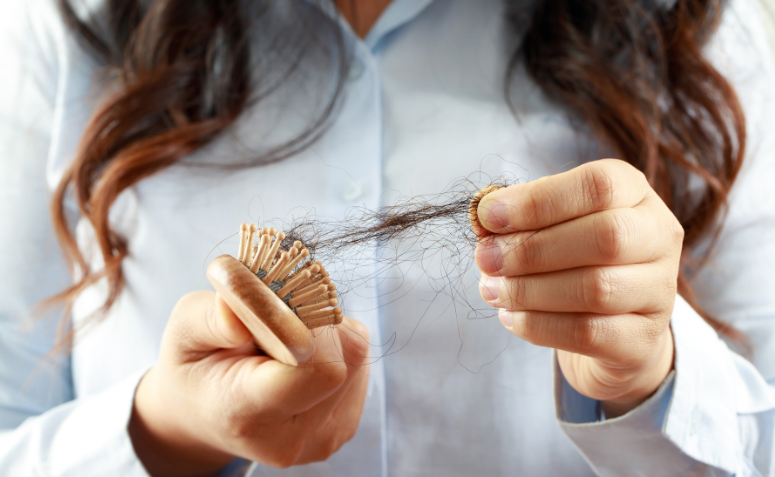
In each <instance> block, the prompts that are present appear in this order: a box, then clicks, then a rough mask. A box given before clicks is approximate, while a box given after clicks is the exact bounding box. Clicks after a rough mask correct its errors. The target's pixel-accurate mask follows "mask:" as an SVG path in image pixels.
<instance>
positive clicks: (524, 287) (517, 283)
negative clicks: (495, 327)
mask: <svg viewBox="0 0 775 477" xmlns="http://www.w3.org/2000/svg"><path fill="white" fill-rule="evenodd" d="M507 280H508V282H509V283H510V284H511V286H510V287H508V288H509V291H510V294H509V299H510V301H511V307H512V308H518V307H524V306H525V305H526V304H527V301H528V298H529V296H528V295H529V293H530V292H529V291H528V289H529V287H528V283H527V281H528V279H527V278H522V277H514V278H510V279H507ZM507 305H508V303H507ZM515 305H516V306H515Z"/></svg>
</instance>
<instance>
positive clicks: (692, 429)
mask: <svg viewBox="0 0 775 477" xmlns="http://www.w3.org/2000/svg"><path fill="white" fill-rule="evenodd" d="M701 427H702V411H700V408H698V407H695V408H694V411H693V412H692V417H691V421H690V422H689V433H690V434H691V435H693V436H696V435H697V434H699V433H700V432H701V431H702V429H701Z"/></svg>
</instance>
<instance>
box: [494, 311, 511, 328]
mask: <svg viewBox="0 0 775 477" xmlns="http://www.w3.org/2000/svg"><path fill="white" fill-rule="evenodd" d="M513 315H514V313H513V312H511V311H509V310H503V309H501V310H498V318H499V319H500V320H501V324H502V325H503V326H505V327H506V328H508V329H511V324H512V323H513V322H514V320H513Z"/></svg>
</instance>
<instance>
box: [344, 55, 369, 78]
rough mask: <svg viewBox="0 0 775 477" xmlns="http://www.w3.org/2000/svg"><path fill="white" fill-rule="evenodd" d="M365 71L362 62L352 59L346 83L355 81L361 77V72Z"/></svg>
mask: <svg viewBox="0 0 775 477" xmlns="http://www.w3.org/2000/svg"><path fill="white" fill-rule="evenodd" d="M364 69H365V67H364V65H363V62H362V61H361V60H359V59H358V58H353V60H352V62H351V63H350V71H349V73H348V74H347V80H348V81H355V80H357V79H358V78H360V77H361V76H363V70H364Z"/></svg>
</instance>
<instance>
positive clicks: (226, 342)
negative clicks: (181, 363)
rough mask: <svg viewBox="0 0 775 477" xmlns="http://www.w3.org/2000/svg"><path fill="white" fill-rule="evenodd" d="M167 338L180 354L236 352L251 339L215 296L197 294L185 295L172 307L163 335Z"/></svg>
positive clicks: (247, 332)
mask: <svg viewBox="0 0 775 477" xmlns="http://www.w3.org/2000/svg"><path fill="white" fill-rule="evenodd" d="M168 338H170V339H172V340H173V341H175V345H174V347H175V348H177V349H179V350H180V351H182V352H207V351H215V350H218V349H223V348H238V347H240V346H242V345H244V344H246V343H247V342H249V341H250V340H251V339H252V335H251V334H250V331H248V329H247V328H246V327H245V325H244V324H243V323H242V322H241V321H240V320H239V318H237V315H235V314H234V312H233V311H232V310H231V308H229V307H228V305H226V303H225V302H224V301H223V300H222V299H221V298H220V297H219V296H218V295H217V294H215V293H213V292H209V291H199V292H193V293H188V294H186V295H184V296H183V297H182V298H181V299H180V300H179V301H178V303H177V304H176V305H175V308H174V310H173V311H172V316H171V317H170V322H169V324H168V325H167V331H165V340H167V339H168Z"/></svg>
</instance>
